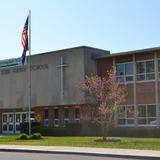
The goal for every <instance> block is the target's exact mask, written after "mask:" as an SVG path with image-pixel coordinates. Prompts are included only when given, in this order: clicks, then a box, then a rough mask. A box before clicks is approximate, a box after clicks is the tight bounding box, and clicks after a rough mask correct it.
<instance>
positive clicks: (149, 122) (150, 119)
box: [148, 118, 157, 125]
mask: <svg viewBox="0 0 160 160" xmlns="http://www.w3.org/2000/svg"><path fill="white" fill-rule="evenodd" d="M148 124H151V125H156V124H157V121H156V118H148Z"/></svg>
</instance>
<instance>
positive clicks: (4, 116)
mask: <svg viewBox="0 0 160 160" xmlns="http://www.w3.org/2000/svg"><path fill="white" fill-rule="evenodd" d="M3 122H4V123H5V122H7V115H6V114H4V115H3Z"/></svg>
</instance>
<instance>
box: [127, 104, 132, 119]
mask: <svg viewBox="0 0 160 160" xmlns="http://www.w3.org/2000/svg"><path fill="white" fill-rule="evenodd" d="M126 112H127V118H132V117H134V106H127V107H126Z"/></svg>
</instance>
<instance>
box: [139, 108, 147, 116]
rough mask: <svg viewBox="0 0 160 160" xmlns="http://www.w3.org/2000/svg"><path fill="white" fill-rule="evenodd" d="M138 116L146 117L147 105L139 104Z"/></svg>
mask: <svg viewBox="0 0 160 160" xmlns="http://www.w3.org/2000/svg"><path fill="white" fill-rule="evenodd" d="M138 117H146V106H138Z"/></svg>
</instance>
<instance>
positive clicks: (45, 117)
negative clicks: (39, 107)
mask: <svg viewBox="0 0 160 160" xmlns="http://www.w3.org/2000/svg"><path fill="white" fill-rule="evenodd" d="M44 125H45V126H47V125H48V108H44Z"/></svg>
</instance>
